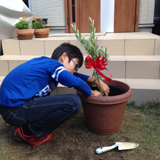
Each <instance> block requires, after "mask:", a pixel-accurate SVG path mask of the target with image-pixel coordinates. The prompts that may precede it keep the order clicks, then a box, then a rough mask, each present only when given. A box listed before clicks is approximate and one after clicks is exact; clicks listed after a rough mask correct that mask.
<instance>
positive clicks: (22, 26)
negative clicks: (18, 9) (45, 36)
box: [15, 16, 34, 40]
mask: <svg viewBox="0 0 160 160" xmlns="http://www.w3.org/2000/svg"><path fill="white" fill-rule="evenodd" d="M29 26H30V23H29V22H28V21H27V19H26V17H25V16H24V17H21V18H19V19H18V20H17V23H16V24H15V32H16V33H17V35H18V36H17V38H18V39H19V40H29V39H32V38H33V33H34V29H30V28H29Z"/></svg>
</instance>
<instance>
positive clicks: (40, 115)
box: [0, 94, 81, 138]
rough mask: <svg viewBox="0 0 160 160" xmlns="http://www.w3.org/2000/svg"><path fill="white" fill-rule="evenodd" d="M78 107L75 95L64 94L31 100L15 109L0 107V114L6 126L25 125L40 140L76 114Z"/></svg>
mask: <svg viewBox="0 0 160 160" xmlns="http://www.w3.org/2000/svg"><path fill="white" fill-rule="evenodd" d="M80 107H81V101H80V98H79V97H78V96H77V95H74V94H65V95H53V96H46V97H40V98H31V99H29V100H27V101H26V102H25V103H24V104H23V105H22V106H19V107H16V108H6V107H3V106H0V113H1V115H2V117H3V119H4V120H5V121H6V122H7V123H8V124H10V125H13V126H23V125H27V127H28V128H29V130H30V131H31V132H32V133H33V134H34V135H35V136H36V137H37V138H41V137H43V136H45V135H48V134H49V133H51V132H52V131H54V130H55V129H56V128H57V127H59V126H60V125H61V124H62V123H63V122H65V121H66V120H67V119H69V118H70V117H72V116H74V115H75V114H77V113H78V112H79V110H80Z"/></svg>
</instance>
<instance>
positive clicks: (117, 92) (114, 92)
mask: <svg viewBox="0 0 160 160" xmlns="http://www.w3.org/2000/svg"><path fill="white" fill-rule="evenodd" d="M108 87H109V88H110V92H109V95H108V96H116V95H121V94H123V93H126V91H125V90H124V89H123V88H120V87H118V86H113V85H108ZM91 89H92V90H97V91H99V89H98V88H97V86H92V87H91Z"/></svg>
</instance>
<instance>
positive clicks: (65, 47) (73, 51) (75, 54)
mask: <svg viewBox="0 0 160 160" xmlns="http://www.w3.org/2000/svg"><path fill="white" fill-rule="evenodd" d="M65 52H66V53H67V55H68V57H69V62H70V61H71V59H72V58H78V66H79V68H80V67H81V66H82V64H83V54H82V52H81V51H80V49H79V48H78V47H77V46H74V45H72V44H70V43H62V44H61V45H60V46H58V47H57V48H56V49H55V50H54V51H53V53H52V56H51V58H52V59H56V60H58V59H59V57H60V56H61V55H62V54H63V53H65Z"/></svg>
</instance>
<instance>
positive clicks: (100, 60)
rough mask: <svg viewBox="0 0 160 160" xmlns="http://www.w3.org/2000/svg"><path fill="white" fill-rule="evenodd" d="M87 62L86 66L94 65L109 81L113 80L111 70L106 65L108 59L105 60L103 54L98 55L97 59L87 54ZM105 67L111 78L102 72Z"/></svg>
mask: <svg viewBox="0 0 160 160" xmlns="http://www.w3.org/2000/svg"><path fill="white" fill-rule="evenodd" d="M85 62H86V65H85V67H86V68H92V67H93V68H94V69H95V71H96V72H97V73H98V74H99V75H100V76H101V77H103V78H104V79H105V80H107V81H111V78H112V75H111V73H110V72H109V70H108V69H107V68H106V67H105V66H106V65H107V64H108V63H107V61H105V60H104V56H103V55H100V56H98V57H97V59H96V61H94V60H93V59H92V58H91V57H90V56H87V57H86V58H85ZM104 69H105V70H107V71H108V72H109V74H110V77H111V78H108V77H106V76H105V75H104V74H103V73H101V72H100V71H101V70H104Z"/></svg>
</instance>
